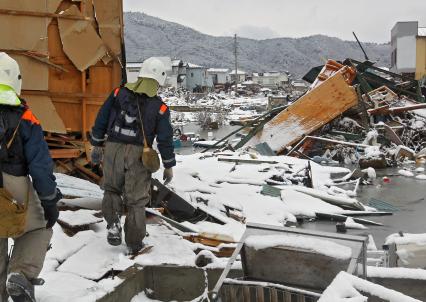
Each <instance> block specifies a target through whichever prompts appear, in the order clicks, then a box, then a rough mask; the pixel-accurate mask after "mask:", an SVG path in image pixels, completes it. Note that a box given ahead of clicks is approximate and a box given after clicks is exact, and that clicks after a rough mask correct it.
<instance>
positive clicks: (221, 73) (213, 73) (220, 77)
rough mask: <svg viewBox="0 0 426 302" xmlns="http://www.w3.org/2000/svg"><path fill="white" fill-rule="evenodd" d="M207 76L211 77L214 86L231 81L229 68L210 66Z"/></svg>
mask: <svg viewBox="0 0 426 302" xmlns="http://www.w3.org/2000/svg"><path fill="white" fill-rule="evenodd" d="M207 76H208V77H209V78H210V79H211V82H212V83H213V86H214V85H225V84H226V83H230V82H231V78H230V76H229V69H228V68H209V69H207Z"/></svg>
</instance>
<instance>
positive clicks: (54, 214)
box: [41, 188, 64, 229]
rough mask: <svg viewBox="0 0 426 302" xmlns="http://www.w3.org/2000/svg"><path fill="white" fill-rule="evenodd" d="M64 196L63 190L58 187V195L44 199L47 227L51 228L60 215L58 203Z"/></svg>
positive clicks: (42, 202) (43, 205)
mask: <svg viewBox="0 0 426 302" xmlns="http://www.w3.org/2000/svg"><path fill="white" fill-rule="evenodd" d="M63 197H64V196H63V195H62V193H61V191H60V190H59V189H58V188H57V189H56V196H55V197H54V198H53V199H49V200H42V201H41V205H42V207H43V209H44V219H46V220H47V223H46V228H47V229H50V228H52V227H53V226H54V225H55V223H56V221H57V220H58V217H59V211H58V207H57V206H56V204H57V203H58V201H59V200H61V199H62V198H63Z"/></svg>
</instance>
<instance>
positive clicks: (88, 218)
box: [58, 210, 103, 227]
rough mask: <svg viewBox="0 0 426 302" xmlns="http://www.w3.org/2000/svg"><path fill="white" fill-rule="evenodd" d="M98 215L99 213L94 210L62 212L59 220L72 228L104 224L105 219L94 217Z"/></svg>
mask: <svg viewBox="0 0 426 302" xmlns="http://www.w3.org/2000/svg"><path fill="white" fill-rule="evenodd" d="M97 213H99V212H98V211H94V210H78V211H61V212H59V218H58V220H60V221H62V222H64V223H66V224H67V225H69V226H71V227H75V226H82V225H88V224H93V223H98V222H102V221H103V218H98V217H96V216H94V215H95V214H97Z"/></svg>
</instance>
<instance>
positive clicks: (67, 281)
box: [35, 272, 118, 302]
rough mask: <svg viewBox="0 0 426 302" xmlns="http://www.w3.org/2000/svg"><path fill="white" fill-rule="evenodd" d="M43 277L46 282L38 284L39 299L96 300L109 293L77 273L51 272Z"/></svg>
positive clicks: (46, 300)
mask: <svg viewBox="0 0 426 302" xmlns="http://www.w3.org/2000/svg"><path fill="white" fill-rule="evenodd" d="M42 277H43V279H44V280H45V281H46V283H45V285H43V286H37V288H36V291H35V294H36V300H37V301H41V302H58V301H61V302H75V301H78V302H94V301H96V300H97V299H99V298H101V297H103V296H104V295H106V294H107V290H105V289H104V288H102V287H101V286H100V285H99V284H98V283H96V282H94V281H91V280H88V279H85V278H82V277H80V276H77V275H75V274H69V273H61V272H50V273H46V274H44V275H42ZM117 279H118V278H117Z"/></svg>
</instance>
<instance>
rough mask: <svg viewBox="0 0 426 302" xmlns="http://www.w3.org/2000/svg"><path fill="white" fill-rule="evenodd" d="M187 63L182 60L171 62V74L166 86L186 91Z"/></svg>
mask: <svg viewBox="0 0 426 302" xmlns="http://www.w3.org/2000/svg"><path fill="white" fill-rule="evenodd" d="M187 67H188V63H185V62H183V61H182V60H177V59H175V60H173V61H172V73H171V75H170V78H169V79H168V84H169V86H171V87H174V88H185V89H186V68H187Z"/></svg>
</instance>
